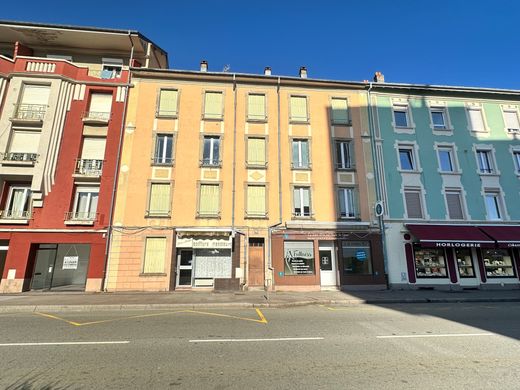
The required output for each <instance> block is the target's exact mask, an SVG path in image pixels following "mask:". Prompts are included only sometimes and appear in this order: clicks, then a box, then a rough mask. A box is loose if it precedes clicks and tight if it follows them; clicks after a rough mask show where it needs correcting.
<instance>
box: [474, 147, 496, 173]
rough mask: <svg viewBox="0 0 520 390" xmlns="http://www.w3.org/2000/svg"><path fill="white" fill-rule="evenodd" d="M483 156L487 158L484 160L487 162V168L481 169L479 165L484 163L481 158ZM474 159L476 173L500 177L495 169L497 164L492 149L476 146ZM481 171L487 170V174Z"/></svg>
mask: <svg viewBox="0 0 520 390" xmlns="http://www.w3.org/2000/svg"><path fill="white" fill-rule="evenodd" d="M483 155H485V156H487V158H486V160H487V165H488V168H484V167H482V168H481V165H480V164H481V162H484V160H483V159H482V157H481V156H483ZM475 159H476V162H477V173H478V174H479V175H487V176H494V175H495V176H496V175H500V172H499V170H498V168H497V164H496V161H495V153H494V150H493V149H492V148H490V147H487V146H479V145H477V146H476V147H475ZM483 165H484V164H483ZM482 169H487V170H488V171H489V172H484V171H482Z"/></svg>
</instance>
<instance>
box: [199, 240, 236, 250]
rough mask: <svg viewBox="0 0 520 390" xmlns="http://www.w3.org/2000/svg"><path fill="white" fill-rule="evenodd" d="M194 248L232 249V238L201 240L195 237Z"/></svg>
mask: <svg viewBox="0 0 520 390" xmlns="http://www.w3.org/2000/svg"><path fill="white" fill-rule="evenodd" d="M193 248H195V249H204V248H228V249H231V240H230V239H225V240H199V239H193Z"/></svg>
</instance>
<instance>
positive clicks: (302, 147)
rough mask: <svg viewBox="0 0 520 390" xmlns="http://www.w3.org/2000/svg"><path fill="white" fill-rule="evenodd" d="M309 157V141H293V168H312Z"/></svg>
mask: <svg viewBox="0 0 520 390" xmlns="http://www.w3.org/2000/svg"><path fill="white" fill-rule="evenodd" d="M310 166H311V164H310V156H309V140H308V139H293V140H292V168H293V169H308V168H310Z"/></svg>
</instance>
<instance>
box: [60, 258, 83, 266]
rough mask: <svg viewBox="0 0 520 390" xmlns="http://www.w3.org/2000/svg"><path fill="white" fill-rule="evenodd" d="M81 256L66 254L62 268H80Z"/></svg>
mask: <svg viewBox="0 0 520 390" xmlns="http://www.w3.org/2000/svg"><path fill="white" fill-rule="evenodd" d="M78 262H79V256H65V257H64V258H63V266H62V267H61V269H78Z"/></svg>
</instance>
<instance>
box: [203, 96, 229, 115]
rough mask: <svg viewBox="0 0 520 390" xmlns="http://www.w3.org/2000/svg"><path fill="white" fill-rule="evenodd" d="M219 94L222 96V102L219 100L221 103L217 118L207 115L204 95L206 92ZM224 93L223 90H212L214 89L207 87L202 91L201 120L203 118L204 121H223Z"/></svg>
mask: <svg viewBox="0 0 520 390" xmlns="http://www.w3.org/2000/svg"><path fill="white" fill-rule="evenodd" d="M212 93H214V94H217V93H218V94H220V95H221V96H222V102H221V105H220V116H219V117H218V118H217V117H209V116H207V115H208V114H207V113H206V95H207V94H212ZM225 96H226V95H225V93H224V91H218V90H214V89H208V90H204V91H203V93H202V97H203V98H202V120H205V121H223V120H224V106H225Z"/></svg>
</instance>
